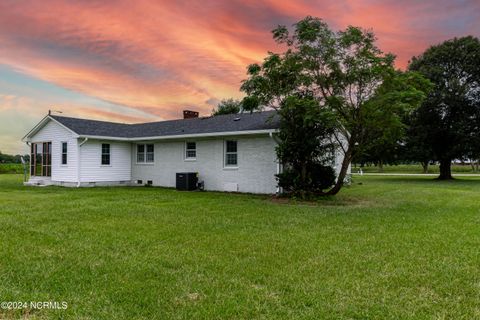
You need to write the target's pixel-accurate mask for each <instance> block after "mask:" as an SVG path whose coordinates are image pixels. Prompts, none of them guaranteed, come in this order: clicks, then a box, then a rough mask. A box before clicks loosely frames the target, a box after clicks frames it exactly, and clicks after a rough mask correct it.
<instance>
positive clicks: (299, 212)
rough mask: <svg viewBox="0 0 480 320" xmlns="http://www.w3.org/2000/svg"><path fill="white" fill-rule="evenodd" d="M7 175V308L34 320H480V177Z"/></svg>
mask: <svg viewBox="0 0 480 320" xmlns="http://www.w3.org/2000/svg"><path fill="white" fill-rule="evenodd" d="M21 179H22V176H21V175H1V176H0V204H1V210H0V284H1V285H0V300H2V301H66V302H67V303H68V308H67V309H66V310H49V309H43V310H36V309H23V310H15V311H9V310H1V309H0V318H2V317H3V318H6V319H10V318H15V319H17V318H21V317H25V318H27V319H199V318H200V319H210V318H217V319H220V318H222V319H223V318H226V319H253V318H257V319H273V318H283V319H295V318H297V319H300V318H302V319H479V318H480V250H479V248H480V208H479V205H478V199H479V198H480V179H478V178H462V179H457V180H456V181H446V182H443V181H433V179H432V177H367V176H363V177H355V178H354V183H353V185H352V186H351V187H349V188H346V189H344V190H342V192H341V194H340V195H339V196H337V197H335V198H330V199H326V200H320V201H318V202H316V203H281V202H277V201H272V199H271V198H269V197H265V196H252V195H238V194H222V193H214V192H203V193H200V192H193V193H182V192H177V191H174V190H170V189H161V188H143V187H137V188H133V187H132V188H127V187H124V188H90V189H87V188H83V189H68V188H58V187H43V188H40V187H23V186H22V185H21Z"/></svg>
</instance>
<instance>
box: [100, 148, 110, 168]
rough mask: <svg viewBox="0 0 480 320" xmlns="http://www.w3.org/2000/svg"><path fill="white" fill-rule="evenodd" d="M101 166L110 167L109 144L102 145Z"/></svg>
mask: <svg viewBox="0 0 480 320" xmlns="http://www.w3.org/2000/svg"><path fill="white" fill-rule="evenodd" d="M102 165H110V144H108V143H102Z"/></svg>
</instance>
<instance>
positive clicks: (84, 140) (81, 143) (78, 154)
mask: <svg viewBox="0 0 480 320" xmlns="http://www.w3.org/2000/svg"><path fill="white" fill-rule="evenodd" d="M87 141H88V138H85V139H83V141H82V142H80V143H79V144H78V148H77V180H78V181H77V188H78V187H80V184H81V181H80V150H81V146H83V145H84V144H85V142H87Z"/></svg>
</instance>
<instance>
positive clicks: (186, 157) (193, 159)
mask: <svg viewBox="0 0 480 320" xmlns="http://www.w3.org/2000/svg"><path fill="white" fill-rule="evenodd" d="M189 143H195V149H188V144H189ZM188 151H195V157H189V156H188ZM184 156H185V157H184V160H185V161H195V160H197V142H196V141H185V153H184Z"/></svg>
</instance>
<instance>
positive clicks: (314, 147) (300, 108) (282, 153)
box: [277, 95, 335, 197]
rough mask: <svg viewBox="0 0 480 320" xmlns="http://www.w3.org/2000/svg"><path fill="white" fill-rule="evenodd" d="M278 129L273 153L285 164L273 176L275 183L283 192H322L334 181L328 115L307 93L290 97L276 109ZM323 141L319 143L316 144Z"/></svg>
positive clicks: (330, 121)
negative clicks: (278, 120)
mask: <svg viewBox="0 0 480 320" xmlns="http://www.w3.org/2000/svg"><path fill="white" fill-rule="evenodd" d="M279 115H280V118H281V119H283V121H281V122H280V132H279V134H278V138H279V144H278V146H277V154H278V157H279V159H280V160H281V161H282V163H284V164H285V166H284V171H283V172H282V173H281V174H279V175H277V178H278V182H279V186H280V187H282V188H283V189H284V191H285V192H288V193H293V194H296V195H300V196H301V197H305V196H306V195H307V194H309V193H312V192H313V193H315V192H322V191H323V190H325V189H327V188H329V187H331V186H332V185H333V184H334V182H335V173H334V170H333V169H332V168H331V166H329V164H330V163H331V162H332V161H333V155H334V145H333V144H332V143H331V142H330V137H331V135H332V134H333V132H334V118H333V117H332V114H331V113H330V112H329V111H328V110H326V109H321V108H319V107H318V101H317V100H316V99H314V98H313V97H311V96H301V95H296V96H290V97H288V98H286V99H285V100H284V101H283V102H282V106H281V108H280V109H279ZM319 141H323V143H319Z"/></svg>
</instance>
